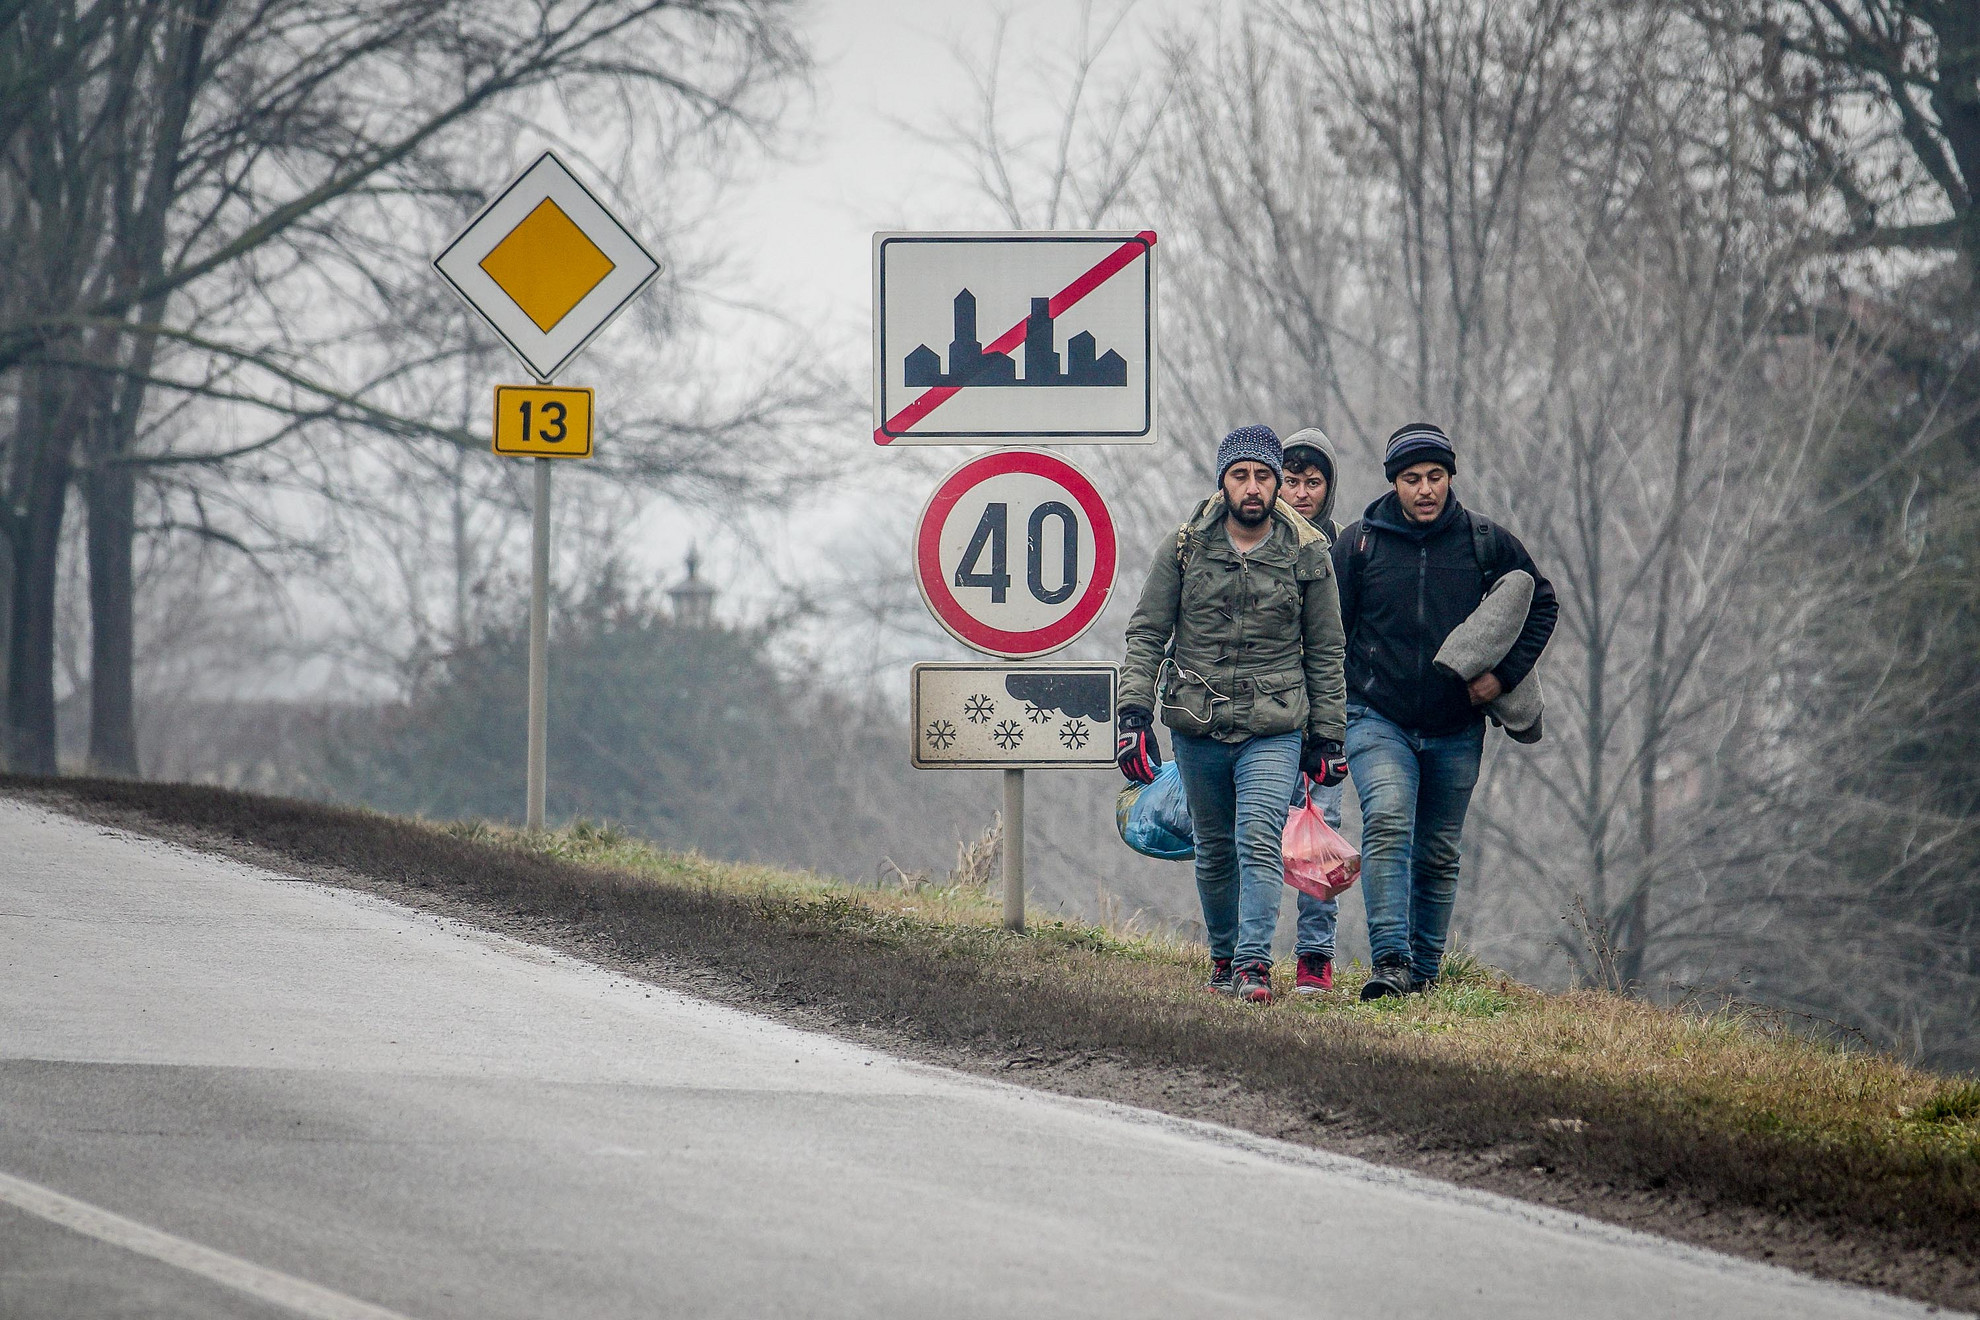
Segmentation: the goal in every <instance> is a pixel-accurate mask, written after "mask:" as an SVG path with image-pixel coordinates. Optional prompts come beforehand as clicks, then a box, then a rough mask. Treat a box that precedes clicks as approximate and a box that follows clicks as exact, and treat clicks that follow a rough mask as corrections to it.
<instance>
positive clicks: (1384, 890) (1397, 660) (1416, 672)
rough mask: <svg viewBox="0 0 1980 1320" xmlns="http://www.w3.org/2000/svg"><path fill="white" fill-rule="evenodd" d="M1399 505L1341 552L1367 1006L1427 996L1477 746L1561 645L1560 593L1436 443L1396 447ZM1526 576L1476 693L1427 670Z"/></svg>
mask: <svg viewBox="0 0 1980 1320" xmlns="http://www.w3.org/2000/svg"><path fill="white" fill-rule="evenodd" d="M1382 471H1383V474H1384V475H1385V476H1386V477H1387V478H1388V480H1389V482H1390V483H1391V484H1392V486H1393V487H1394V489H1392V490H1391V491H1390V492H1389V493H1388V494H1386V495H1384V496H1382V498H1380V499H1378V500H1376V501H1375V502H1374V503H1373V504H1371V505H1369V506H1368V508H1367V510H1366V511H1364V512H1363V514H1362V516H1361V521H1360V522H1358V523H1354V524H1353V525H1351V526H1349V527H1348V528H1347V529H1346V530H1345V531H1343V532H1342V533H1341V535H1340V538H1339V539H1338V540H1337V541H1335V543H1334V552H1333V553H1334V575H1335V578H1336V579H1337V580H1338V582H1339V584H1340V597H1341V625H1342V627H1343V629H1344V630H1345V633H1346V638H1347V758H1348V770H1349V773H1350V774H1351V775H1352V776H1353V778H1354V786H1355V791H1356V792H1357V793H1358V794H1359V795H1360V798H1361V877H1362V897H1363V900H1364V902H1365V903H1366V904H1367V907H1368V943H1369V947H1370V949H1371V951H1372V953H1373V960H1374V963H1375V970H1374V972H1373V974H1372V975H1371V976H1370V977H1369V979H1368V983H1367V985H1365V986H1364V987H1363V988H1362V991H1361V997H1362V998H1363V999H1378V998H1381V997H1382V996H1384V995H1400V994H1408V993H1410V992H1411V991H1412V990H1419V989H1425V988H1427V987H1428V986H1429V985H1431V984H1432V983H1434V982H1435V980H1436V977H1437V972H1438V969H1439V967H1440V966H1441V965H1442V963H1443V958H1444V943H1445V938H1446V936H1447V935H1448V934H1449V931H1450V925H1451V905H1452V903H1453V901H1454V900H1455V899H1456V897H1457V880H1458V857H1459V846H1460V841H1461V839H1462V835H1463V830H1464V813H1465V810H1466V808H1467V807H1468V806H1469V805H1470V803H1471V790H1472V788H1473V787H1474V786H1475V785H1476V784H1477V782H1478V761H1479V756H1480V754H1481V753H1482V751H1483V750H1484V745H1485V716H1484V713H1483V711H1482V709H1481V708H1482V707H1483V706H1485V705H1486V704H1487V703H1488V702H1491V701H1493V700H1495V699H1496V698H1498V697H1499V696H1500V695H1501V694H1502V693H1505V692H1510V691H1511V690H1512V689H1513V688H1515V687H1518V686H1519V684H1520V683H1521V681H1522V680H1524V679H1525V678H1526V676H1527V675H1528V674H1529V673H1531V672H1532V669H1533V665H1534V662H1535V661H1537V660H1538V659H1539V658H1540V652H1541V650H1542V648H1544V647H1545V646H1546V645H1547V639H1548V637H1549V636H1551V635H1552V633H1553V631H1554V621H1555V619H1556V618H1557V617H1558V615H1559V613H1560V606H1559V604H1558V603H1557V602H1556V600H1555V599H1554V588H1553V586H1552V585H1551V584H1549V583H1548V581H1547V579H1546V578H1545V577H1543V576H1541V574H1540V570H1539V569H1538V568H1537V567H1535V566H1534V563H1533V557H1532V556H1531V555H1529V554H1527V553H1526V547H1525V546H1523V545H1521V544H1520V543H1519V539H1518V538H1517V537H1515V536H1514V535H1513V534H1512V533H1511V532H1508V531H1506V530H1505V529H1504V528H1503V527H1500V526H1498V525H1496V524H1494V523H1489V522H1486V521H1485V520H1484V519H1482V518H1478V517H1476V516H1474V515H1473V514H1471V513H1469V512H1467V511H1466V510H1465V509H1464V507H1463V506H1462V505H1460V504H1459V503H1458V501H1457V497H1456V496H1455V495H1454V494H1452V492H1451V477H1452V475H1453V474H1454V473H1455V472H1456V471H1457V454H1456V452H1455V450H1454V449H1453V448H1452V446H1451V441H1450V438H1449V437H1448V436H1446V435H1445V434H1444V432H1443V431H1442V430H1440V429H1439V428H1438V427H1435V426H1432V425H1430V424H1429V423H1427V422H1411V423H1410V424H1409V425H1407V426H1404V427H1402V428H1401V429H1400V430H1398V431H1396V432H1395V434H1393V435H1391V436H1390V437H1389V445H1388V452H1387V454H1386V455H1385V457H1384V459H1383V463H1382ZM1515 569H1524V570H1525V571H1526V572H1528V573H1530V574H1532V575H1533V582H1534V588H1533V604H1532V605H1531V607H1530V608H1529V609H1528V610H1527V615H1526V625H1525V627H1524V628H1523V629H1522V630H1521V631H1520V635H1519V640H1518V641H1517V642H1515V643H1514V644H1513V647H1512V649H1511V651H1509V652H1508V653H1507V654H1506V657H1505V659H1503V660H1501V661H1500V662H1499V663H1498V665H1497V666H1495V667H1494V668H1493V669H1491V670H1489V671H1487V672H1486V673H1483V674H1480V675H1479V676H1478V677H1477V678H1475V679H1473V680H1471V682H1470V683H1469V684H1467V683H1465V682H1464V681H1463V680H1462V679H1459V678H1456V677H1453V676H1451V675H1449V674H1446V673H1444V672H1443V671H1441V670H1439V669H1437V668H1436V667H1434V666H1433V665H1432V664H1431V661H1432V660H1434V659H1435V658H1436V655H1437V648H1438V647H1440V646H1442V645H1443V643H1444V639H1445V638H1446V637H1447V636H1449V635H1450V632H1451V630H1452V629H1453V628H1455V627H1457V626H1458V625H1459V624H1460V623H1463V622H1464V621H1465V619H1466V618H1467V617H1468V616H1469V615H1470V614H1471V612H1472V611H1473V610H1475V609H1477V608H1478V603H1479V602H1480V601H1481V600H1483V599H1484V597H1485V591H1486V589H1487V588H1488V587H1490V586H1491V584H1492V583H1493V582H1495V581H1497V580H1498V579H1499V578H1500V577H1502V576H1503V575H1505V574H1507V573H1510V572H1512V571H1513V570H1515Z"/></svg>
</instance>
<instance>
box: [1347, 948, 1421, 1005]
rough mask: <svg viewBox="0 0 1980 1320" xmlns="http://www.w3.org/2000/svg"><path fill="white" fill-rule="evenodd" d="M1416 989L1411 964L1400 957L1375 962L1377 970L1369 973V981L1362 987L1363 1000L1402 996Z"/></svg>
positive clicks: (1365, 1001) (1364, 1001)
mask: <svg viewBox="0 0 1980 1320" xmlns="http://www.w3.org/2000/svg"><path fill="white" fill-rule="evenodd" d="M1415 989H1416V977H1415V976H1413V975H1411V973H1410V970H1409V964H1408V963H1407V962H1405V961H1403V960H1402V959H1400V958H1398V959H1396V960H1395V961H1393V962H1389V961H1384V962H1379V963H1376V964H1375V970H1374V971H1372V972H1370V973H1369V974H1368V983H1367V984H1366V985H1364V986H1362V987H1361V1002H1363V1003H1364V1004H1365V1003H1367V1002H1368V1001H1369V1000H1371V999H1385V998H1387V997H1389V996H1391V995H1396V996H1401V995H1406V994H1409V993H1410V992H1411V991H1413V990H1415Z"/></svg>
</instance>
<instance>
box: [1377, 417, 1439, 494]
mask: <svg viewBox="0 0 1980 1320" xmlns="http://www.w3.org/2000/svg"><path fill="white" fill-rule="evenodd" d="M1414 463H1442V464H1443V465H1444V470H1445V471H1446V472H1449V473H1450V474H1451V475H1452V476H1456V475H1457V451H1456V450H1455V449H1453V448H1451V438H1450V437H1449V436H1447V435H1445V434H1444V431H1443V428H1442V427H1440V426H1437V425H1435V424H1433V423H1430V422H1409V423H1407V424H1405V425H1403V426H1399V427H1397V428H1396V430H1395V433H1394V434H1392V435H1391V436H1390V437H1389V451H1388V452H1387V453H1386V454H1384V455H1382V476H1383V478H1384V479H1385V480H1388V481H1394V480H1395V479H1396V473H1398V472H1400V471H1402V470H1403V469H1404V468H1406V467H1409V466H1410V465H1411V464H1414Z"/></svg>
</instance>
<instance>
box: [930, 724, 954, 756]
mask: <svg viewBox="0 0 1980 1320" xmlns="http://www.w3.org/2000/svg"><path fill="white" fill-rule="evenodd" d="M955 740H956V726H955V725H953V724H951V723H949V722H948V721H947V720H934V721H932V722H931V723H930V724H929V726H928V745H929V746H930V747H933V748H934V749H935V750H936V751H938V752H946V751H948V750H949V745H950V744H951V743H953V742H955Z"/></svg>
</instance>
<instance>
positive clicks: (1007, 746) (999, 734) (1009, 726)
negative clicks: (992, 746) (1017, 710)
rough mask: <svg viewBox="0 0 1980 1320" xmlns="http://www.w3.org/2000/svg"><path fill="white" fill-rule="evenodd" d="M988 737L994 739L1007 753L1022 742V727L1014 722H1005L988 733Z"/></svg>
mask: <svg viewBox="0 0 1980 1320" xmlns="http://www.w3.org/2000/svg"><path fill="white" fill-rule="evenodd" d="M990 736H991V737H992V738H994V739H996V741H997V745H998V746H999V747H1001V748H1003V749H1004V750H1005V751H1007V752H1008V751H1010V750H1011V748H1013V747H1015V746H1017V745H1018V744H1019V743H1021V742H1023V741H1024V726H1023V725H1022V724H1019V723H1018V722H1017V721H1016V720H1005V721H1004V722H1003V723H1002V724H999V725H998V726H997V727H996V728H995V729H993V730H991V731H990Z"/></svg>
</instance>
